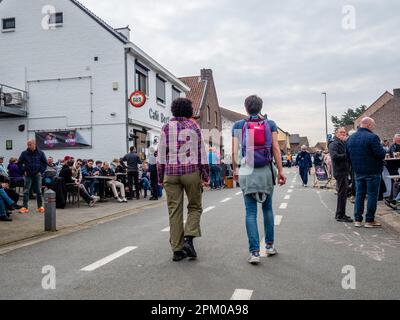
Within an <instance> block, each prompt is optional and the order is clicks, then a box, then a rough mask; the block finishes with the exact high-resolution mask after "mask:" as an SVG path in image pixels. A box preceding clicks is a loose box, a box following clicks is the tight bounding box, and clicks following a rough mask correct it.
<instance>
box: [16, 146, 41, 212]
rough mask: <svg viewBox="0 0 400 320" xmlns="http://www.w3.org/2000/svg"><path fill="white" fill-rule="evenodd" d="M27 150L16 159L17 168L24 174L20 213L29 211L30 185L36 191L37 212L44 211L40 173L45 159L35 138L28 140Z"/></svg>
mask: <svg viewBox="0 0 400 320" xmlns="http://www.w3.org/2000/svg"><path fill="white" fill-rule="evenodd" d="M27 147H28V148H27V150H25V151H24V152H22V153H21V156H20V157H19V160H18V167H19V170H20V171H21V172H22V173H23V174H24V180H25V184H24V203H23V208H22V209H21V210H20V213H29V209H28V202H29V192H30V190H31V187H33V191H34V192H35V193H36V201H37V207H38V209H37V212H39V213H44V207H43V198H42V190H41V189H42V174H43V173H44V172H45V171H46V168H47V159H46V155H45V154H44V152H43V151H41V150H39V149H38V148H37V146H36V142H35V140H28V142H27Z"/></svg>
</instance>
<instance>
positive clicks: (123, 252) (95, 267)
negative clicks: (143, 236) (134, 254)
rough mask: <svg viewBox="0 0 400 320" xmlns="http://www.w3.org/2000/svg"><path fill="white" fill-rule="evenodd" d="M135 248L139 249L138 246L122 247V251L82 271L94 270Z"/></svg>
mask: <svg viewBox="0 0 400 320" xmlns="http://www.w3.org/2000/svg"><path fill="white" fill-rule="evenodd" d="M135 249H137V247H126V248H124V249H121V250H120V251H117V252H115V253H113V254H111V255H109V256H108V257H105V258H103V259H101V260H99V261H97V262H95V263H92V264H91V265H89V266H87V267H85V268H83V269H81V271H89V272H90V271H94V270H96V269H98V268H100V267H102V266H104V265H106V264H107V263H110V262H111V261H113V260H115V259H118V258H120V257H122V256H123V255H125V254H127V253H129V252H131V251H133V250H135Z"/></svg>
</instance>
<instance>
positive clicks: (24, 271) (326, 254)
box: [0, 170, 400, 300]
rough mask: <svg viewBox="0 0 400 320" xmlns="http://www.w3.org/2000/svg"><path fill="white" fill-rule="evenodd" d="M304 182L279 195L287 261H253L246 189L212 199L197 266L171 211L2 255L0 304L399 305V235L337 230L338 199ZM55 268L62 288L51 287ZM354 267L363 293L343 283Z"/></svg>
mask: <svg viewBox="0 0 400 320" xmlns="http://www.w3.org/2000/svg"><path fill="white" fill-rule="evenodd" d="M299 180H300V179H299V177H298V176H297V175H296V174H295V173H294V171H293V170H291V171H290V173H289V174H288V184H287V185H286V186H284V187H277V188H276V190H275V194H274V211H275V215H276V216H277V217H276V223H277V226H276V247H277V249H278V251H279V254H278V255H277V256H275V257H271V258H267V257H263V258H262V263H261V264H260V265H258V266H252V265H250V264H248V262H247V260H246V259H247V257H248V249H247V248H248V245H247V237H246V232H245V224H244V217H245V214H244V204H243V198H242V195H241V194H240V193H239V191H240V190H239V189H234V190H233V189H226V190H221V191H215V192H207V193H205V196H204V209H206V211H207V212H206V213H204V215H203V217H202V232H203V237H202V238H200V239H196V240H195V245H196V249H197V251H198V255H199V259H198V260H197V261H189V260H185V261H182V262H179V263H176V262H172V260H171V251H170V247H169V243H168V239H169V234H168V232H167V231H166V230H167V229H166V228H167V227H168V215H167V211H166V206H165V204H162V205H160V206H159V207H155V208H154V207H153V208H149V209H146V210H144V211H143V212H140V213H138V214H134V215H131V216H128V217H125V218H121V219H119V220H114V221H111V222H108V223H105V224H101V225H97V226H95V227H92V228H90V229H87V230H82V231H79V232H75V233H72V234H69V235H65V236H62V237H58V238H55V239H52V240H49V241H46V242H43V243H39V244H35V245H32V246H28V247H25V248H21V249H18V250H15V251H12V252H9V253H7V254H5V255H2V256H0V265H1V268H0V283H1V286H0V299H150V300H153V299H160V300H172V299H177V300H180V299H189V300H197V299H199V300H229V299H231V298H232V297H236V298H237V297H239V298H241V299H252V300H269V299H399V298H400V276H399V270H400V268H399V267H400V250H399V249H400V239H399V238H398V237H397V235H394V234H391V233H390V232H389V231H387V230H385V229H372V230H371V229H364V228H362V229H356V228H354V227H353V226H352V225H351V224H342V223H337V222H336V221H335V220H334V219H333V217H334V213H333V211H334V208H335V195H334V194H333V192H332V191H318V190H316V189H313V188H303V187H302V186H301V184H300V181H299ZM351 210H352V209H351V208H349V211H351ZM260 218H261V215H260ZM260 225H261V220H260ZM260 230H262V229H261V228H260ZM260 233H261V234H262V233H263V232H260ZM121 250H123V251H121ZM116 253H117V254H116ZM113 254H114V256H111V257H110V259H108V260H106V261H104V260H102V259H104V258H106V257H109V256H110V255H113ZM96 262H97V264H96ZM47 265H50V266H53V267H54V268H55V275H56V276H55V279H56V289H55V290H52V289H49V290H45V289H43V287H42V279H43V277H45V276H46V274H42V268H43V267H44V266H47ZM345 266H351V268H353V267H354V271H355V278H354V280H355V282H354V284H355V289H348V290H345V289H344V288H343V286H342V280H343V278H344V277H345V276H346V274H344V273H342V271H343V268H344V267H345ZM84 268H87V270H92V271H84V270H82V269H84Z"/></svg>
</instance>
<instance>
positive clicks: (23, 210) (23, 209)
mask: <svg viewBox="0 0 400 320" xmlns="http://www.w3.org/2000/svg"><path fill="white" fill-rule="evenodd" d="M18 212H19V213H29V209H27V208H21V209H20V210H19V211H18Z"/></svg>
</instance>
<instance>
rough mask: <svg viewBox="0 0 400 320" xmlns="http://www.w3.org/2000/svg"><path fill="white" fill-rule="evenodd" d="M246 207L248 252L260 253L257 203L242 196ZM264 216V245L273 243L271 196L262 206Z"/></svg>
mask: <svg viewBox="0 0 400 320" xmlns="http://www.w3.org/2000/svg"><path fill="white" fill-rule="evenodd" d="M244 204H245V206H246V230H247V237H248V239H249V251H250V252H255V251H260V235H259V233H258V225H257V204H258V202H257V201H256V200H255V199H254V198H253V197H252V196H251V195H246V196H244ZM262 211H263V214H264V231H265V243H266V244H273V243H274V228H275V221H274V212H273V211H272V194H270V195H268V196H267V200H265V202H264V203H263V204H262Z"/></svg>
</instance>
